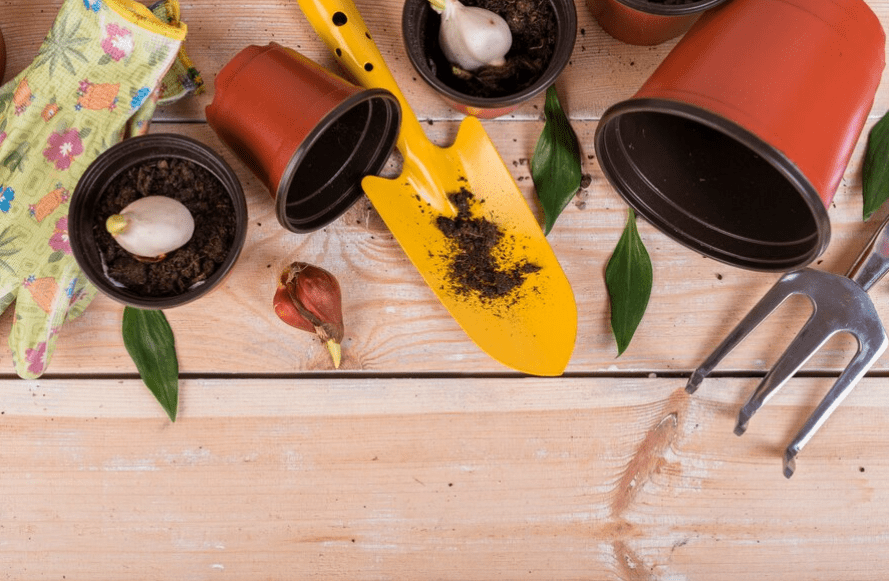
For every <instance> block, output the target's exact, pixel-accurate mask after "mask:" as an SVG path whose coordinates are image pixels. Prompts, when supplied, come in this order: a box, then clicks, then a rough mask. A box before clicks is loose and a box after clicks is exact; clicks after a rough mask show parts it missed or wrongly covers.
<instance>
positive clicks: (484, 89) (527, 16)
mask: <svg viewBox="0 0 889 581" xmlns="http://www.w3.org/2000/svg"><path fill="white" fill-rule="evenodd" d="M463 4H464V5H466V6H480V7H481V8H485V9H487V10H490V11H491V12H494V13H496V14H499V15H500V16H501V17H502V18H503V19H504V20H506V23H507V24H508V25H509V30H510V32H512V48H511V49H510V51H509V52H508V53H507V54H506V64H505V65H503V66H502V67H482V68H481V69H479V70H477V71H474V72H472V73H468V72H465V71H463V72H461V73H459V74H455V73H454V71H453V67H452V65H451V64H450V63H449V62H448V61H447V59H445V57H444V54H442V52H441V49H440V48H439V45H438V31H439V29H440V28H441V18H440V17H439V15H438V14H435V13H434V12H433V13H432V15H431V16H430V17H429V19H428V21H427V28H426V39H425V43H426V46H425V50H426V54H427V55H430V57H429V58H430V62H429V65H430V67H431V69H432V72H433V73H434V74H435V76H436V77H438V79H439V80H441V81H442V82H443V83H445V84H446V85H448V86H449V87H451V88H453V89H455V90H457V91H460V92H461V93H464V94H467V95H473V96H476V97H483V98H493V97H502V96H504V95H511V94H514V93H516V92H518V91H521V90H522V89H525V88H526V87H529V86H531V85H532V84H534V82H535V81H536V80H537V79H538V78H540V76H541V75H542V74H543V72H544V71H545V70H546V67H547V66H548V65H549V62H550V60H552V56H553V53H554V52H555V46H556V30H557V21H556V14H555V11H554V10H553V7H552V5H551V4H550V2H549V0H464V1H463Z"/></svg>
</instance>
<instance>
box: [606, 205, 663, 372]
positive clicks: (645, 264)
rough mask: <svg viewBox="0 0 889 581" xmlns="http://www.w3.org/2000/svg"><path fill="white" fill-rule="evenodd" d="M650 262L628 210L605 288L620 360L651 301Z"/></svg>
mask: <svg viewBox="0 0 889 581" xmlns="http://www.w3.org/2000/svg"><path fill="white" fill-rule="evenodd" d="M652 280H653V271H652V266H651V258H650V257H649V256H648V251H647V250H646V249H645V245H644V244H643V243H642V238H640V237H639V231H638V230H637V229H636V214H635V213H634V212H633V210H632V209H630V210H629V215H628V217H627V224H626V226H625V227H624V231H623V234H622V235H621V237H620V240H618V242H617V246H616V247H615V248H614V253H613V254H612V255H611V258H610V259H609V260H608V266H606V267H605V285H606V286H607V287H608V296H609V297H610V299H611V332H612V333H614V339H615V340H616V341H617V356H618V357H620V356H621V354H622V353H623V352H624V351H625V350H626V348H627V347H629V345H630V341H631V340H632V339H633V334H634V333H635V332H636V328H637V327H638V326H639V323H640V322H641V321H642V316H643V315H645V309H646V308H647V307H648V299H649V298H650V297H651V286H652Z"/></svg>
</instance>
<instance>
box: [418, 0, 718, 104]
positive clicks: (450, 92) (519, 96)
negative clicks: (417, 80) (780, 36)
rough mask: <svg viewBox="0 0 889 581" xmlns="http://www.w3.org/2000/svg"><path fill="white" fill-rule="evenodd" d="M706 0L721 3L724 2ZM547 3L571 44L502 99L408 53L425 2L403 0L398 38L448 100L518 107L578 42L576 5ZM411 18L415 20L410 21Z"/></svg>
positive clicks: (562, 46)
mask: <svg viewBox="0 0 889 581" xmlns="http://www.w3.org/2000/svg"><path fill="white" fill-rule="evenodd" d="M705 1H708V2H710V1H717V2H721V1H724V0H705ZM549 3H550V5H551V6H552V7H553V11H554V12H555V15H556V26H557V28H558V30H559V32H560V33H563V34H562V35H561V36H560V38H568V39H570V42H569V41H567V40H566V41H565V42H564V43H562V44H557V45H556V50H555V52H554V53H553V56H552V59H550V62H549V65H547V67H546V70H544V71H543V74H542V75H540V78H538V79H537V81H535V82H534V83H533V84H532V85H530V86H528V87H525V88H524V89H522V90H521V91H519V92H517V93H513V94H511V95H504V96H502V97H476V96H474V95H469V94H467V93H461V92H460V91H457V90H454V89H453V88H451V87H450V86H448V85H446V84H445V83H443V82H442V81H441V80H440V79H439V78H438V77H436V76H435V74H433V73H432V72H431V71H430V70H429V69H428V67H426V66H425V63H424V62H423V61H422V58H423V56H424V55H418V54H415V51H413V50H411V46H410V43H409V42H408V39H409V38H414V34H413V32H414V30H415V29H416V24H415V20H416V19H417V18H418V17H419V16H420V15H422V14H423V13H424V11H426V10H428V11H429V12H433V11H432V8H431V7H430V6H429V2H428V0H406V1H405V3H404V8H403V9H402V13H401V36H402V39H403V43H404V47H405V52H407V56H408V59H410V61H411V64H412V65H413V67H414V70H415V71H417V73H418V74H419V75H420V76H421V77H422V78H423V80H424V81H426V83H428V84H429V85H430V86H432V88H433V89H435V90H436V91H438V92H439V93H442V94H443V95H445V96H446V97H447V98H449V99H451V100H453V101H455V102H457V103H459V104H462V105H467V106H469V107H475V108H479V109H500V108H505V107H509V106H512V105H519V104H521V103H523V102H525V101H527V100H529V99H531V98H532V97H534V96H536V95H538V94H540V93H542V92H543V91H545V90H546V88H547V87H549V86H550V85H551V84H553V82H555V80H556V78H557V77H558V76H559V75H560V74H561V73H562V71H563V70H564V69H565V67H566V66H567V65H568V61H569V60H570V59H571V54H572V53H573V52H574V45H575V42H576V40H577V7H576V6H575V4H574V1H573V0H565V1H560V0H549ZM559 7H563V8H564V11H562V10H560V9H559ZM411 16H413V17H414V18H410V17H411ZM569 31H570V32H569ZM417 52H421V53H422V52H423V51H422V50H419V51H417Z"/></svg>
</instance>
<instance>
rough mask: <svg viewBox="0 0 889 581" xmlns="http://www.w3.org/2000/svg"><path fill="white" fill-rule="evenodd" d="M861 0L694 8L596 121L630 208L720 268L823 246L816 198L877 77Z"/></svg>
mask: <svg viewBox="0 0 889 581" xmlns="http://www.w3.org/2000/svg"><path fill="white" fill-rule="evenodd" d="M884 59H885V35H884V33H883V29H882V27H881V25H880V22H879V20H878V19H877V17H876V16H875V15H874V13H873V12H872V11H871V10H870V8H868V6H867V4H865V3H864V2H863V1H862V0H732V2H729V3H728V4H725V5H723V6H722V7H720V8H716V9H714V10H712V11H710V12H708V13H706V14H705V15H704V16H703V17H702V18H701V19H700V20H699V21H698V22H697V23H696V24H695V25H694V26H693V27H692V29H691V30H689V31H688V33H687V34H686V35H685V36H684V37H683V38H682V39H681V40H680V41H679V42H678V43H677V45H676V46H675V47H674V49H673V50H672V51H671V52H670V54H669V55H667V57H666V59H665V60H664V61H663V63H662V64H661V65H660V66H659V67H658V68H657V69H656V70H655V71H654V72H653V73H652V75H651V77H650V78H649V79H648V80H647V81H646V83H645V84H644V85H643V86H642V88H641V89H639V91H638V92H637V93H636V94H635V95H634V96H633V97H632V98H631V99H629V100H626V101H623V102H620V103H617V104H615V105H613V106H612V107H610V108H609V109H608V110H607V111H606V112H605V113H604V115H603V117H602V120H601V122H600V123H599V126H598V128H597V130H596V136H595V147H596V152H597V156H598V159H599V163H600V165H601V167H602V170H603V172H604V173H605V175H606V177H607V178H608V179H609V181H610V182H611V183H612V185H613V186H614V187H615V189H616V190H617V192H618V193H619V194H620V195H621V196H623V198H624V199H625V200H626V201H627V203H629V204H630V205H631V206H632V207H633V208H635V209H636V211H637V212H638V213H639V214H640V215H642V216H643V217H645V218H646V219H647V220H648V221H649V222H651V223H652V224H653V225H655V226H656V227H658V228H659V229H660V230H662V231H663V232H665V233H666V234H668V235H670V236H672V237H673V238H675V239H676V240H678V241H679V242H681V243H683V244H685V245H687V246H688V247H690V248H692V249H694V250H696V251H698V252H701V253H703V254H705V255H708V256H711V257H713V258H715V259H717V260H721V261H723V262H726V263H728V264H733V265H736V266H740V267H744V268H750V269H754V270H770V271H783V270H788V269H792V268H797V267H800V266H803V265H806V264H808V263H809V262H811V261H812V260H813V259H814V258H816V257H817V256H818V255H819V254H821V253H822V252H823V251H824V249H825V248H826V247H827V244H828V241H829V239H830V221H829V219H828V214H827V208H828V207H829V206H830V203H831V201H832V199H833V196H834V193H835V192H836V190H837V187H838V186H839V183H840V181H841V180H842V177H843V172H844V171H845V168H846V166H847V165H848V163H849V159H850V158H851V155H852V150H853V148H854V147H855V144H856V142H857V141H858V138H859V136H860V135H861V131H862V129H863V127H864V123H865V121H866V119H867V115H868V112H869V111H870V109H871V107H872V105H873V100H874V94H875V93H876V90H877V86H878V84H879V82H880V75H881V73H882V71H883V67H884V64H885V62H884Z"/></svg>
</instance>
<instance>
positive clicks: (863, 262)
mask: <svg viewBox="0 0 889 581" xmlns="http://www.w3.org/2000/svg"><path fill="white" fill-rule="evenodd" d="M887 271H889V217H887V218H886V219H885V220H883V223H882V224H881V225H880V227H879V229H877V231H876V233H875V234H874V236H873V238H871V239H870V242H868V244H867V246H865V247H864V250H862V251H861V254H860V255H858V258H857V259H856V260H855V262H854V263H853V265H852V268H850V269H849V272H848V273H847V274H846V276H847V277H849V278H851V279H852V280H853V281H855V282H856V283H858V285H859V286H860V287H861V288H863V289H864V291H865V292H867V291H868V290H870V287H872V286H874V285H875V284H876V283H877V282H879V280H880V279H881V278H883V275H884V274H886V272H887Z"/></svg>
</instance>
